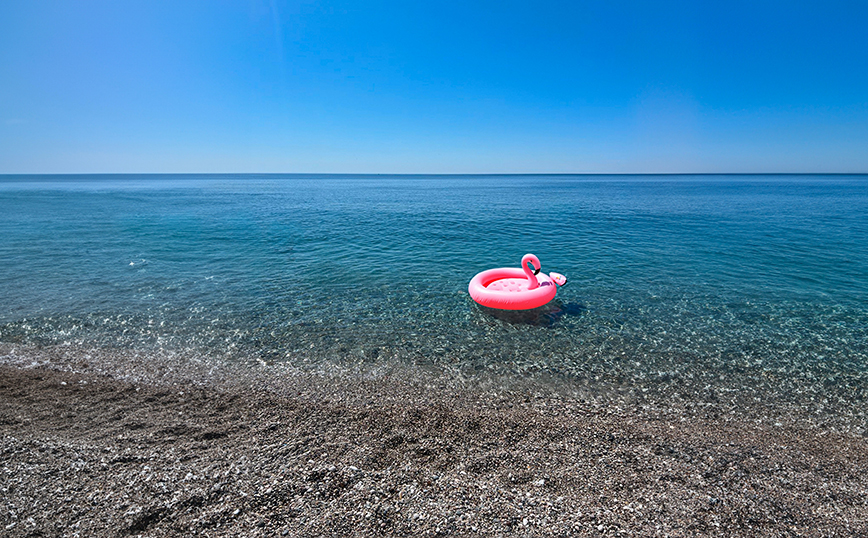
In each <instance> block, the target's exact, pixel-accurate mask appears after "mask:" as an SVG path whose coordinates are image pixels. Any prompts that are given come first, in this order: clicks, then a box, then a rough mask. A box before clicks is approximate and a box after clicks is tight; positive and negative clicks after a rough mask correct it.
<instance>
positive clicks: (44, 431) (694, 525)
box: [0, 346, 868, 537]
mask: <svg viewBox="0 0 868 538" xmlns="http://www.w3.org/2000/svg"><path fill="white" fill-rule="evenodd" d="M6 353H7V355H9V353H10V352H9V350H8V346H7V347H6ZM17 353H18V355H17V357H18V359H21V360H17V361H10V360H6V361H5V362H2V361H0V460H2V470H0V473H2V474H0V530H2V532H0V534H2V535H4V536H10V537H18V536H22V537H24V536H33V537H35V536H154V537H158V536H192V535H205V536H758V535H762V536H864V535H868V439H866V438H865V437H864V436H861V435H853V434H849V433H846V432H838V431H834V430H829V429H823V428H817V427H815V426H806V427H799V421H791V422H788V423H786V424H780V423H779V424H778V425H775V424H771V423H769V422H768V421H765V422H763V421H757V420H751V419H749V418H747V417H744V416H733V415H729V414H720V413H714V412H708V413H697V412H693V413H688V412H686V411H685V409H684V408H682V407H675V406H673V407H672V408H662V409H661V408H653V407H649V406H644V405H638V404H636V405H632V406H630V405H626V406H621V405H614V404H611V403H606V402H602V403H601V402H594V401H590V400H588V401H584V400H581V399H575V398H574V399H571V398H566V397H554V396H551V397H536V396H534V395H533V394H531V393H527V392H526V393H522V392H521V391H517V392H511V393H503V392H501V393H491V392H483V391H480V390H474V389H473V388H455V387H437V386H431V385H424V384H416V385H414V384H412V383H406V382H404V381H402V380H400V379H391V378H389V377H388V376H382V377H379V378H376V379H358V378H352V377H346V378H341V377H340V376H335V377H332V378H326V377H323V378H322V379H319V380H316V379H314V378H312V377H311V378H306V379H303V378H299V379H298V380H297V382H296V384H295V385H293V384H292V383H290V384H289V385H285V386H284V389H285V390H284V391H283V392H278V391H275V390H263V389H261V388H255V385H254V384H251V383H249V382H244V381H240V382H237V383H225V382H214V383H208V382H205V383H202V382H193V381H192V380H187V381H183V380H182V379H181V378H178V377H175V378H172V379H173V380H169V379H170V378H165V379H163V380H160V379H159V378H151V379H147V380H136V379H135V378H133V377H131V376H126V377H124V378H120V376H111V375H107V374H106V373H105V372H104V371H100V370H99V369H97V368H93V367H83V368H79V369H77V370H76V369H70V368H60V367H57V366H52V365H51V364H49V363H48V362H46V361H45V360H36V359H39V357H38V356H37V355H38V353H36V352H32V353H31V354H32V355H33V357H35V359H34V360H33V361H30V362H31V363H32V364H30V365H29V366H28V365H27V364H28V360H25V359H28V357H27V353H28V352H26V351H25V352H22V351H20V350H19V351H18V352H17ZM39 353H45V352H44V351H41V352H39ZM58 353H59V352H58ZM82 360H84V359H82ZM65 364H69V361H67V363H65ZM230 377H231V376H230Z"/></svg>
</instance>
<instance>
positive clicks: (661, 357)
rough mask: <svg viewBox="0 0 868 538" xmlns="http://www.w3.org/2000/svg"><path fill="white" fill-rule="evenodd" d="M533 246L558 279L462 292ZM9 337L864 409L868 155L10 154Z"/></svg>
mask: <svg viewBox="0 0 868 538" xmlns="http://www.w3.org/2000/svg"><path fill="white" fill-rule="evenodd" d="M526 253H533V254H536V255H537V256H538V257H539V259H540V260H541V262H542V270H543V271H544V272H546V273H548V272H550V271H557V272H559V273H562V274H564V275H566V277H567V278H568V284H567V285H566V286H565V287H563V288H561V289H559V291H558V294H557V297H556V298H555V299H554V300H553V301H552V302H551V303H549V304H548V305H546V306H543V307H540V308H537V309H534V310H529V311H517V312H509V311H500V310H493V309H489V308H486V307H482V306H479V305H477V304H476V303H474V301H473V300H472V299H471V298H470V296H469V294H468V292H467V286H468V283H469V281H470V279H471V278H472V277H473V276H474V275H475V274H476V273H478V272H480V271H482V270H485V269H489V268H494V267H518V266H519V265H520V260H521V257H522V256H523V255H524V254H526ZM0 343H7V344H15V345H23V346H43V347H44V346H73V347H75V346H77V347H80V348H82V349H85V348H90V349H108V350H112V349H117V350H120V349H124V350H130V349H133V350H137V351H139V352H141V356H142V357H152V358H153V359H152V360H159V359H158V358H159V357H160V356H161V354H164V353H167V352H171V353H174V354H175V355H176V356H177V355H178V354H181V355H183V356H189V357H208V358H209V359H210V360H216V361H223V362H226V363H234V364H241V365H244V364H287V365H291V366H293V367H298V368H309V369H313V370H315V369H317V368H326V367H333V366H341V367H350V366H368V367H378V366H383V365H392V366H406V367H412V368H421V369H424V370H425V371H427V372H440V373H441V374H442V375H444V376H453V377H455V376H457V377H460V378H461V379H462V380H463V382H464V383H467V384H470V385H471V386H472V385H473V383H477V382H478V383H483V382H484V383H489V384H490V383H491V382H492V380H501V381H502V382H503V383H510V382H517V381H528V380H530V381H533V382H534V383H537V384H539V386H551V387H555V386H556V387H560V388H561V389H565V390H576V391H579V392H580V393H581V394H586V395H589V397H592V396H594V395H605V394H609V395H619V397H623V398H628V399H633V400H635V401H639V402H641V401H649V402H656V403H657V404H665V403H666V402H674V401H692V402H698V404H702V403H709V402H712V403H714V402H718V403H719V402H730V403H731V405H732V406H740V405H748V404H749V403H750V402H753V403H754V404H757V405H763V406H770V407H775V406H778V407H779V408H781V409H785V408H793V409H796V408H797V409H799V410H800V412H801V413H802V414H807V415H818V416H833V417H835V418H837V419H841V420H846V421H849V422H850V423H851V424H861V425H862V426H864V424H865V422H866V416H868V176H865V175H467V176H464V175H444V176H427V175H303V174H290V175H260V174H240V175H239V174H208V175H68V176H67V175H63V176H62V175H45V176H39V175H24V176H11V175H5V176H0ZM142 360H149V359H142ZM861 431H864V429H862V430H861Z"/></svg>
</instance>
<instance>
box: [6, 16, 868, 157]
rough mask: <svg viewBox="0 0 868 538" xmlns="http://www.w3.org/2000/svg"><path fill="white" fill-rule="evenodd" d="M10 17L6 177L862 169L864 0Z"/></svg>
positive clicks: (867, 91) (867, 41)
mask: <svg viewBox="0 0 868 538" xmlns="http://www.w3.org/2000/svg"><path fill="white" fill-rule="evenodd" d="M711 4H712V3H710V2H695V1H691V2H688V1H685V2H651V1H649V2H618V1H607V2H603V1H601V2H508V1H498V2H473V1H468V0H465V1H461V2H450V1H446V0H441V1H438V2H406V1H405V2H388V1H387V2H363V1H353V2H283V1H279V0H240V1H237V2H220V1H197V2H193V1H189V2H186V1H181V0H175V1H154V0H148V1H134V0H130V1H117V0H113V1H88V0H82V1H75V2H71V1H40V0H4V1H3V2H0V173H113V172H121V173H124V172H130V173H136V172H145V173H147V172H154V173H159V172H296V173H305V172H326V173H328V172H334V173H352V172H358V173H536V172H539V173H666V172H673V173H678V172H687V173H689V172H868V30H866V28H868V2H864V1H861V2H834V1H828V2H798V1H789V2H763V1H756V0H755V1H749V2H741V1H727V2H718V3H715V4H716V5H711Z"/></svg>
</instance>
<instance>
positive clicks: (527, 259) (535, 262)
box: [521, 254, 540, 290]
mask: <svg viewBox="0 0 868 538" xmlns="http://www.w3.org/2000/svg"><path fill="white" fill-rule="evenodd" d="M528 263H529V264H531V265H532V266H533V268H534V269H539V268H540V263H539V259H538V258H537V257H536V256H534V255H533V254H525V255H524V257H523V258H522V259H521V268H522V270H523V271H524V274H525V276H526V277H527V280H528V283H527V289H529V290H535V289H537V288H538V287H539V280H538V279H537V277H536V275H535V274H533V271H531V270H530V269H529V268H528V266H527V264H528Z"/></svg>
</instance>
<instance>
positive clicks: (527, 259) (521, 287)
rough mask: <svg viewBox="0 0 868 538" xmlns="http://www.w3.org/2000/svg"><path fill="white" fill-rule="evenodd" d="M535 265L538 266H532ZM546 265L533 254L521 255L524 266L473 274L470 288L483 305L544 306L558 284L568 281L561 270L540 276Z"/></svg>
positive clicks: (561, 284) (496, 306)
mask: <svg viewBox="0 0 868 538" xmlns="http://www.w3.org/2000/svg"><path fill="white" fill-rule="evenodd" d="M528 264H531V265H532V266H533V268H534V270H533V271H531V270H530V269H529V268H528ZM541 268H542V265H541V264H540V262H539V258H537V257H536V256H534V255H533V254H525V255H524V256H522V258H521V267H520V268H519V267H501V268H499V269H488V270H487V271H483V272H481V273H479V274H478V275H476V276H475V277H473V280H471V281H470V287H469V289H468V291H469V292H470V296H471V297H472V298H473V300H474V301H476V302H477V303H479V304H481V305H482V306H488V307H490V308H499V309H501V310H527V309H530V308H536V307H538V306H542V305H544V304H546V303H548V302H549V301H551V300H552V299H554V298H555V294H557V292H558V286H563V285H564V284H566V283H567V277H565V276H564V275H562V274H560V273H549V274H548V275H545V274H542V275H540V274H539V272H540V269H541Z"/></svg>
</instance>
